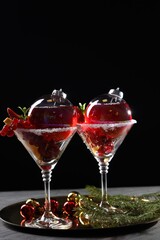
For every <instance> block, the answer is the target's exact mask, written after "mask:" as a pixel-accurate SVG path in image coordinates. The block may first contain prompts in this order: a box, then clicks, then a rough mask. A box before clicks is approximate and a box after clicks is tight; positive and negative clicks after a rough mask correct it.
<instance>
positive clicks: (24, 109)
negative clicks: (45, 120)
mask: <svg viewBox="0 0 160 240" xmlns="http://www.w3.org/2000/svg"><path fill="white" fill-rule="evenodd" d="M18 108H19V109H20V110H21V111H22V112H23V115H20V117H21V118H22V119H24V120H26V119H27V117H28V111H29V108H26V107H23V108H22V107H18Z"/></svg>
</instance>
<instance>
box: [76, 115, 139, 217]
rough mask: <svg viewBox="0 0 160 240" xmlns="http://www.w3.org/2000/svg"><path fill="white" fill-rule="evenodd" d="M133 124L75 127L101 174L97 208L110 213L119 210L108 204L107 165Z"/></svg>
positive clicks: (128, 122)
mask: <svg viewBox="0 0 160 240" xmlns="http://www.w3.org/2000/svg"><path fill="white" fill-rule="evenodd" d="M134 123H136V120H133V119H132V120H127V121H121V122H115V123H106V124H105V123H104V124H87V123H82V124H78V126H77V132H78V134H79V135H80V137H81V138H82V140H83V142H84V143H85V145H86V146H87V148H88V149H89V151H90V152H91V154H92V155H93V157H94V158H95V159H96V160H97V162H98V166H99V172H100V174H101V201H100V203H99V207H102V208H103V209H104V210H106V211H107V212H110V213H111V212H121V210H120V209H118V208H116V207H114V206H111V204H110V203H109V202H108V198H107V173H108V170H109V163H110V161H111V160H112V158H113V157H114V155H115V153H116V151H117V149H118V148H119V147H120V145H121V144H122V142H123V140H124V139H125V137H126V136H127V134H128V132H129V130H130V129H131V127H132V126H133V124H134Z"/></svg>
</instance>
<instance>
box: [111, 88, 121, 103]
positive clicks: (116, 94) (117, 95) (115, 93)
mask: <svg viewBox="0 0 160 240" xmlns="http://www.w3.org/2000/svg"><path fill="white" fill-rule="evenodd" d="M108 94H109V95H111V96H113V97H114V99H116V100H119V101H121V100H122V99H123V92H122V91H120V90H119V88H116V89H110V90H109V92H108Z"/></svg>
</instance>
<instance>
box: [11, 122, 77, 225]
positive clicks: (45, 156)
mask: <svg viewBox="0 0 160 240" xmlns="http://www.w3.org/2000/svg"><path fill="white" fill-rule="evenodd" d="M76 130H77V128H76V127H60V128H58V127H56V128H46V129H45V128H44V129H24V128H17V129H16V130H15V131H14V132H15V135H16V137H17V139H18V140H19V141H20V142H21V143H22V144H23V146H24V147H25V149H26V150H27V151H28V153H29V154H30V155H31V157H32V158H33V160H34V161H35V163H36V164H37V165H38V167H39V168H40V170H41V173H42V179H43V182H44V196H45V201H44V213H43V215H42V216H41V217H39V218H37V219H33V220H31V221H26V222H25V226H26V227H34V228H51V229H69V228H71V227H72V222H71V220H69V219H64V218H61V217H58V216H55V215H54V214H53V213H52V211H51V199H50V182H51V176H52V170H53V169H54V167H55V166H56V164H57V163H58V161H59V159H60V157H61V156H62V154H63V152H64V151H65V149H66V147H67V146H68V144H69V142H70V140H71V139H72V137H73V135H74V134H75V132H76Z"/></svg>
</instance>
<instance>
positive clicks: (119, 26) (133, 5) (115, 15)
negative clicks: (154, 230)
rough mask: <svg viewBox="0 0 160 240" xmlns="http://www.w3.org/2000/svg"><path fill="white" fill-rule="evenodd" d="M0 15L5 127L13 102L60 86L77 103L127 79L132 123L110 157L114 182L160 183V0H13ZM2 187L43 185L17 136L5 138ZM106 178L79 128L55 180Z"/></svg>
mask: <svg viewBox="0 0 160 240" xmlns="http://www.w3.org/2000/svg"><path fill="white" fill-rule="evenodd" d="M2 12H3V14H2V22H1V25H2V27H1V40H2V41H1V52H2V54H1V94H0V120H1V127H2V126H3V120H4V118H5V117H6V116H7V112H6V109H7V107H10V108H12V109H13V110H15V111H18V108H17V107H18V106H22V107H23V106H26V107H29V106H30V105H31V104H32V103H33V102H34V101H35V100H36V99H37V98H39V97H40V96H41V95H44V94H48V93H51V92H52V91H53V89H60V88H62V90H63V91H64V92H65V93H67V97H68V99H69V100H70V101H71V102H72V103H73V104H74V105H78V103H79V102H81V103H85V102H86V103H88V102H89V101H90V100H91V99H93V98H94V97H96V96H98V95H100V94H102V93H105V92H108V91H109V90H110V89H111V88H117V87H120V89H121V90H122V91H123V93H124V98H125V100H126V101H127V102H128V103H129V104H130V107H131V108H132V114H133V118H135V119H136V120H137V124H136V125H134V126H133V128H132V129H131V131H130V133H129V134H128V136H127V137H126V139H125V141H124V142H123V144H122V145H121V147H120V148H119V149H118V151H117V153H116V155H115V157H114V158H113V160H112V161H111V163H110V167H109V173H108V186H109V187H117V186H139V185H144V186H145V185H146V186H147V185H159V184H160V178H159V174H160V170H159V140H158V139H159V125H158V124H159V109H160V107H159V87H158V86H159V79H160V78H159V56H160V55H159V43H160V41H159V40H160V39H159V23H158V22H159V12H160V8H159V1H145V0H144V1H143V0H139V1H138V0H135V1H121V0H120V1H118V0H117V1H114V0H112V1H95V3H94V1H91V2H89V1H73V2H71V1H64V2H62V1H43V2H41V1H7V2H5V5H4V6H3V7H2ZM0 145H1V157H0V158H1V174H0V190H13V189H21V190H25V189H42V188H43V182H42V179H41V172H40V170H39V168H38V167H37V166H36V164H35V163H34V162H33V160H32V159H31V157H30V156H29V154H28V153H27V152H26V150H25V149H24V147H23V146H22V145H21V143H20V142H18V140H17V139H16V137H12V138H7V137H1V138H0ZM87 184H93V185H96V186H100V175H99V170H98V165H97V162H96V160H94V159H93V157H92V156H91V154H90V153H89V151H88V150H87V149H86V146H85V145H84V144H83V143H82V140H81V139H80V137H79V136H78V134H76V135H75V136H74V137H73V140H72V141H71V143H70V144H69V146H68V148H67V149H66V151H65V152H64V154H63V156H62V157H61V159H60V161H59V163H58V164H57V166H56V167H55V169H54V170H53V177H52V182H51V188H53V189H54V188H73V189H74V188H78V187H85V185H87Z"/></svg>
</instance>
